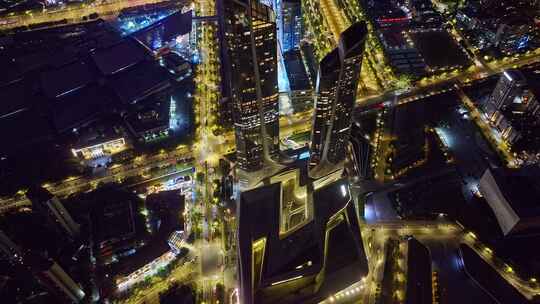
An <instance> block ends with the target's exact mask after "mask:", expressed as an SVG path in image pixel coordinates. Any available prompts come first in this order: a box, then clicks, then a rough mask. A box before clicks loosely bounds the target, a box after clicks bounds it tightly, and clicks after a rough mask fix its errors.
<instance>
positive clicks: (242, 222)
mask: <svg viewBox="0 0 540 304" xmlns="http://www.w3.org/2000/svg"><path fill="white" fill-rule="evenodd" d="M346 187H347V186H346V183H345V182H344V181H338V182H334V183H332V184H330V185H328V186H325V187H323V188H321V189H318V190H316V191H315V193H314V194H313V202H314V203H313V204H314V206H313V207H314V210H313V212H314V218H313V220H311V221H309V222H307V223H305V224H304V225H303V226H301V227H300V228H298V229H297V230H295V231H294V232H292V233H290V234H288V235H286V236H282V235H280V227H279V226H280V225H279V221H280V199H281V191H282V190H281V188H282V186H281V183H275V184H271V185H268V186H264V187H260V188H256V189H253V190H250V191H247V192H244V193H242V195H241V202H240V211H239V214H240V215H239V227H238V229H239V230H238V231H239V242H240V245H239V246H240V259H241V261H240V263H241V266H240V270H241V274H240V277H242V278H243V279H242V281H243V282H251V279H249V277H252V276H257V277H258V276H260V282H261V283H260V286H255V287H254V288H255V290H254V291H253V292H254V293H255V295H254V298H253V299H252V301H254V302H255V303H271V302H274V303H275V302H280V303H299V302H302V303H312V302H317V301H320V300H322V299H323V298H325V297H327V296H328V294H329V293H331V292H332V290H334V291H335V290H340V289H342V288H345V287H346V286H349V285H350V284H352V283H354V282H356V281H358V280H359V279H360V278H361V277H362V276H363V275H365V274H366V273H367V260H366V257H365V253H364V251H363V247H362V241H361V236H360V234H359V230H356V229H354V228H352V227H354V223H357V222H356V215H355V212H354V210H353V209H354V207H353V206H352V204H349V202H350V196H349V193H348V190H347V188H346ZM342 211H343V212H345V214H346V215H347V216H348V217H349V220H351V224H350V225H351V226H352V227H350V226H348V225H347V224H345V222H341V223H340V224H337V225H336V227H334V228H333V229H332V228H328V223H329V221H330V219H331V218H333V217H334V216H335V215H336V214H337V213H340V212H342ZM328 229H330V230H328ZM327 232H328V233H327ZM326 236H328V239H326ZM263 239H264V247H263V250H264V253H263V254H264V263H263V266H262V269H260V274H257V273H253V272H252V269H251V266H250V265H252V262H251V259H252V256H253V254H252V246H256V245H254V243H260V242H261V240H263ZM345 247H347V248H345ZM323 262H324V263H325V265H326V268H325V269H324V270H323V266H322V265H323ZM353 265H354V266H353ZM256 269H258V268H257V267H256ZM321 271H324V273H325V274H324V278H325V279H324V282H323V283H322V285H321V286H320V289H318V290H317V291H314V292H313V293H312V294H309V295H305V294H302V295H301V294H298V293H297V292H296V290H295V289H294V288H293V289H291V286H285V287H283V289H279V292H274V293H273V292H271V291H268V292H267V291H265V289H266V288H270V289H272V288H273V287H272V286H275V285H278V284H280V282H282V281H283V280H285V281H287V280H288V279H290V278H297V279H298V278H302V277H305V278H306V280H309V279H310V278H313V276H314V275H316V274H318V273H320V272H321ZM255 272H256V270H255ZM338 275H339V278H340V279H339V280H333V278H335V276H338ZM293 280H294V279H293ZM302 280H304V279H302ZM311 283H312V282H311ZM311 283H310V282H306V281H302V282H301V283H299V284H304V285H306V284H307V285H309V284H311ZM285 285H286V284H285ZM336 285H339V286H336ZM276 288H277V287H276ZM295 288H299V286H298V285H296V287H295ZM241 289H242V291H241V298H243V299H244V300H246V297H250V296H249V294H250V293H251V290H248V289H250V286H246V285H243V286H242V288H241ZM270 289H268V290H270ZM272 290H274V291H276V289H272ZM248 302H249V303H251V302H250V301H249V300H248Z"/></svg>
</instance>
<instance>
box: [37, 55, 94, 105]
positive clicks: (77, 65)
mask: <svg viewBox="0 0 540 304" xmlns="http://www.w3.org/2000/svg"><path fill="white" fill-rule="evenodd" d="M94 78H95V75H94V73H93V71H92V67H91V66H90V65H89V64H87V63H86V62H84V61H78V62H74V63H71V64H68V65H66V66H63V67H61V68H59V69H54V70H48V71H45V72H43V73H42V74H41V84H42V86H43V90H44V91H45V95H46V96H47V97H49V98H58V97H60V96H62V95H65V94H68V93H70V92H73V91H75V90H78V89H80V88H82V87H84V86H85V85H87V84H89V83H90V82H91V81H93V80H94Z"/></svg>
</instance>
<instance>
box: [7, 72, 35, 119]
mask: <svg viewBox="0 0 540 304" xmlns="http://www.w3.org/2000/svg"><path fill="white" fill-rule="evenodd" d="M8 73H9V72H8ZM30 97H31V91H30V90H28V82H27V81H25V80H21V81H17V82H15V83H12V84H9V85H7V86H4V87H1V88H0V119H2V118H4V117H7V116H10V115H13V114H16V113H20V112H23V111H26V110H28V109H29V108H30V104H29V102H28V101H29V99H30Z"/></svg>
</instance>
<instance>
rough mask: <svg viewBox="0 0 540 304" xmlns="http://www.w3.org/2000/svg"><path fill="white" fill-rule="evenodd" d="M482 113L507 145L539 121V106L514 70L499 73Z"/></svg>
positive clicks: (524, 80)
mask: <svg viewBox="0 0 540 304" xmlns="http://www.w3.org/2000/svg"><path fill="white" fill-rule="evenodd" d="M483 109H484V113H485V115H486V117H487V120H488V122H489V123H490V124H491V125H492V126H493V127H494V128H496V129H497V130H498V131H499V132H500V135H501V138H502V139H503V140H504V141H505V142H506V143H507V144H509V145H512V144H514V143H515V142H516V141H517V140H519V139H520V138H522V137H523V134H522V133H527V131H528V130H529V129H530V128H531V126H532V125H533V124H535V123H536V121H537V120H538V118H540V104H538V100H537V98H536V96H535V94H534V92H533V90H532V89H531V88H530V87H529V85H528V83H527V79H526V77H525V76H524V75H523V74H522V73H521V72H520V71H518V70H507V71H504V72H503V74H502V75H501V77H500V79H499V82H498V83H497V86H496V87H495V90H493V93H492V94H491V96H490V97H489V99H488V100H487V102H486V103H485V105H484V108H483Z"/></svg>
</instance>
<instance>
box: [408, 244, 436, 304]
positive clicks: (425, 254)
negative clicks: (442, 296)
mask: <svg viewBox="0 0 540 304" xmlns="http://www.w3.org/2000/svg"><path fill="white" fill-rule="evenodd" d="M406 295H407V301H406V303H407V304H431V303H432V300H433V299H432V290H431V257H430V254H429V250H428V249H427V248H426V246H424V245H423V244H422V243H420V242H419V241H418V240H416V239H414V238H413V239H411V240H409V241H408V253H407V292H406Z"/></svg>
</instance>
